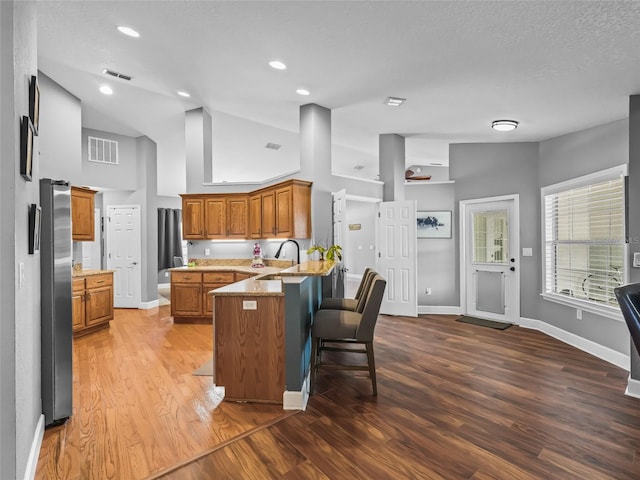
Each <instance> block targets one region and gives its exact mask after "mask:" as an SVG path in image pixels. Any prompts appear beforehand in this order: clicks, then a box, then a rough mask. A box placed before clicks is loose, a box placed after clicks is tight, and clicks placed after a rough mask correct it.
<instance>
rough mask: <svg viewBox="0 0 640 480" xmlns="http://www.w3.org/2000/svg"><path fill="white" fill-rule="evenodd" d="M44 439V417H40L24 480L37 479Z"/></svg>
mask: <svg viewBox="0 0 640 480" xmlns="http://www.w3.org/2000/svg"><path fill="white" fill-rule="evenodd" d="M43 438H44V415H40V418H39V419H38V423H37V424H36V430H35V432H34V433H33V441H32V442H31V448H30V449H29V459H28V460H27V468H26V469H25V471H24V480H34V479H35V478H36V468H37V467H38V457H39V456H40V447H41V446H42V439H43Z"/></svg>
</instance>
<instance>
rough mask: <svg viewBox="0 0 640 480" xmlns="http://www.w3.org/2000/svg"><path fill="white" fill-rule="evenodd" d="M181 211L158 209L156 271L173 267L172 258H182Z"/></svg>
mask: <svg viewBox="0 0 640 480" xmlns="http://www.w3.org/2000/svg"><path fill="white" fill-rule="evenodd" d="M181 221H182V210H177V209H173V208H159V209H158V271H160V270H164V269H165V268H171V267H173V257H174V256H175V257H182V232H181V225H180V224H181Z"/></svg>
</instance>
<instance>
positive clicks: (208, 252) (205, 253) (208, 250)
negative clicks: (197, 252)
mask: <svg viewBox="0 0 640 480" xmlns="http://www.w3.org/2000/svg"><path fill="white" fill-rule="evenodd" d="M209 255H211V249H209V248H205V249H204V256H205V257H208V256H209Z"/></svg>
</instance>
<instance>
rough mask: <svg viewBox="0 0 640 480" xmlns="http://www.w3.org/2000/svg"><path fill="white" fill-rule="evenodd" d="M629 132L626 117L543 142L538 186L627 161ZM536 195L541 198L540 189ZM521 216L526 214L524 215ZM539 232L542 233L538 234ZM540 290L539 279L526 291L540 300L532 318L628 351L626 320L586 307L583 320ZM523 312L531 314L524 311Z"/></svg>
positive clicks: (536, 260)
mask: <svg viewBox="0 0 640 480" xmlns="http://www.w3.org/2000/svg"><path fill="white" fill-rule="evenodd" d="M628 135H629V122H628V120H626V119H625V120H619V121H617V122H612V123H608V124H605V125H601V126H598V127H595V128H590V129H588V130H582V131H580V132H575V133H571V134H569V135H563V136H561V137H557V138H554V139H551V140H547V141H546V142H541V143H540V160H539V187H544V186H547V185H550V184H554V183H558V182H562V181H564V180H568V179H571V178H576V177H580V176H582V175H586V174H589V173H593V172H598V171H600V170H604V169H606V168H609V167H614V166H617V165H623V164H626V163H627V162H628V159H629V153H628V152H629V150H628V148H629V137H628ZM537 196H538V202H539V201H540V200H539V196H540V192H539V189H538V192H537ZM632 205H633V204H631V206H632ZM521 218H525V217H524V216H523V215H521ZM540 218H541V217H540V213H539V214H538V215H537V216H536V217H535V219H536V222H535V223H536V224H537V225H538V228H539V225H540V221H541V220H540ZM630 219H631V225H633V224H634V217H633V216H631V217H630ZM636 221H637V220H636ZM540 236H541V233H539V234H538V237H540ZM534 252H537V253H535V254H534V257H533V258H534V259H535V266H536V267H537V268H538V270H539V271H541V269H542V263H541V259H540V255H539V252H540V249H539V248H538V249H536V250H534ZM538 278H540V276H538ZM541 291H542V281H541V280H539V282H538V283H537V284H536V289H535V290H533V289H532V290H531V291H530V293H527V294H526V296H527V298H529V299H534V300H535V301H536V302H537V304H538V308H537V310H538V313H537V316H532V317H531V318H537V319H539V320H542V321H543V322H546V323H549V324H551V325H553V326H556V327H558V328H561V329H562V330H566V331H568V332H571V333H574V334H576V335H578V336H580V337H582V338H585V339H587V340H591V341H593V342H595V343H598V344H600V345H603V346H605V347H609V348H611V349H613V350H615V351H617V352H620V353H623V354H629V340H628V338H629V335H628V332H627V329H626V325H625V324H624V322H621V321H619V320H612V319H608V318H604V317H601V316H599V315H595V314H592V313H589V312H586V311H583V312H582V320H578V319H577V318H576V309H575V308H571V307H568V306H565V305H559V304H557V303H553V302H549V301H546V300H543V299H542V298H541V297H540V296H539V295H538V294H539V293H540V292H541ZM523 292H524V290H523ZM523 316H530V315H525V314H524V313H523Z"/></svg>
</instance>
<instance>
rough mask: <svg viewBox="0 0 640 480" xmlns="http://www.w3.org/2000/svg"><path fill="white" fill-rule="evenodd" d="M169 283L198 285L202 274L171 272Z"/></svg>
mask: <svg viewBox="0 0 640 480" xmlns="http://www.w3.org/2000/svg"><path fill="white" fill-rule="evenodd" d="M171 281H172V282H177V283H200V282H201V281H202V274H201V273H200V272H171Z"/></svg>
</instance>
